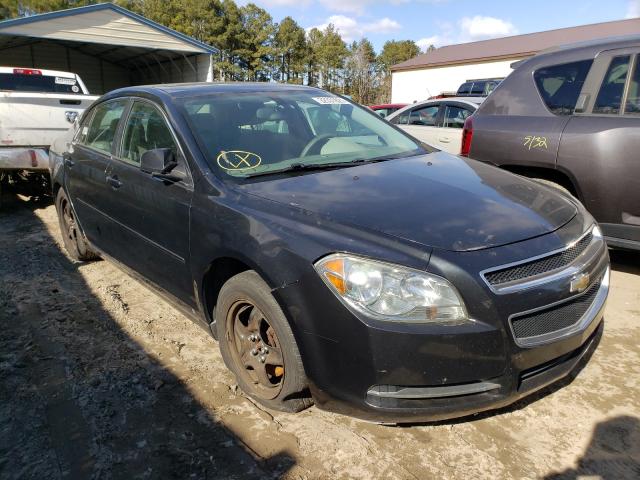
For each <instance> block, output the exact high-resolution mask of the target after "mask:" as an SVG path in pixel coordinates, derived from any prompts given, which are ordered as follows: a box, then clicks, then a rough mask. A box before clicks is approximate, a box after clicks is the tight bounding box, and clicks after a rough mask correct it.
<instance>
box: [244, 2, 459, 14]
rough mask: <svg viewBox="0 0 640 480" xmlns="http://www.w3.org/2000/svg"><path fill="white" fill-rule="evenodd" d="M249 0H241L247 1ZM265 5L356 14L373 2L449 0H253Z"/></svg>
mask: <svg viewBox="0 0 640 480" xmlns="http://www.w3.org/2000/svg"><path fill="white" fill-rule="evenodd" d="M247 1H248V0H239V2H240V3H246V2H247ZM253 1H254V2H256V3H258V4H260V5H263V6H265V7H308V6H309V5H311V4H320V5H322V6H323V7H324V8H326V9H327V10H329V11H330V12H340V13H350V14H354V15H358V16H361V15H365V14H366V13H367V8H368V7H369V6H371V5H373V4H378V5H380V4H389V5H401V4H407V3H412V2H414V1H416V2H420V3H432V4H437V3H445V2H448V1H449V0H253Z"/></svg>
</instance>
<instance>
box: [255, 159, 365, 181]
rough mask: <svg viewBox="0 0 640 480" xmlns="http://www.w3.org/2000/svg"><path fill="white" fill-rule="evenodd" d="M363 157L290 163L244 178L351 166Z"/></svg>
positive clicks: (362, 160)
mask: <svg viewBox="0 0 640 480" xmlns="http://www.w3.org/2000/svg"><path fill="white" fill-rule="evenodd" d="M366 162H367V160H365V159H357V160H351V161H349V162H333V163H292V164H291V165H288V166H286V167H284V168H278V169H275V170H265V171H263V172H255V173H250V174H248V175H245V178H254V177H262V176H264V175H276V174H279V173H286V172H303V171H311V170H331V169H334V168H345V167H352V166H353V165H354V164H359V163H366Z"/></svg>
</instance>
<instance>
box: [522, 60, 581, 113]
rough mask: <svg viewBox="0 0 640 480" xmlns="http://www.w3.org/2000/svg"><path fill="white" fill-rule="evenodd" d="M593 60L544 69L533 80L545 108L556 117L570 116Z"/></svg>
mask: <svg viewBox="0 0 640 480" xmlns="http://www.w3.org/2000/svg"><path fill="white" fill-rule="evenodd" d="M592 63H593V60H582V61H579V62H572V63H564V64H562V65H554V66H551V67H544V68H541V69H539V70H536V72H535V73H534V74H533V78H534V80H535V82H536V86H537V87H538V91H539V92H540V96H541V97H542V100H543V101H544V103H545V104H546V105H547V108H548V109H549V110H551V112H552V113H554V114H556V115H571V114H573V110H574V109H575V107H576V102H577V101H578V96H579V95H580V91H581V90H582V86H583V85H584V80H585V78H587V74H588V73H589V69H590V68H591V64H592Z"/></svg>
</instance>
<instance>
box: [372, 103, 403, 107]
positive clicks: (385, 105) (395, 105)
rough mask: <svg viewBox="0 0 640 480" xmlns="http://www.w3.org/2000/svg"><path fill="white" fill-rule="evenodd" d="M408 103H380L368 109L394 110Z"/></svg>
mask: <svg viewBox="0 0 640 480" xmlns="http://www.w3.org/2000/svg"><path fill="white" fill-rule="evenodd" d="M407 105H408V103H381V104H379V105H371V106H370V107H369V108H396V107H406V106H407Z"/></svg>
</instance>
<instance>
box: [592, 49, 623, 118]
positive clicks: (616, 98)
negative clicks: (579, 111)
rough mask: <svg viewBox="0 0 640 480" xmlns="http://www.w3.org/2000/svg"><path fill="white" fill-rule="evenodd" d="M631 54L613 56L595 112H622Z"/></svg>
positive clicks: (597, 99) (594, 108)
mask: <svg viewBox="0 0 640 480" xmlns="http://www.w3.org/2000/svg"><path fill="white" fill-rule="evenodd" d="M630 60H631V57H630V56H629V55H622V56H620V57H613V58H612V59H611V63H610V64H609V68H608V69H607V73H606V74H605V76H604V80H603V81H602V85H601V86H600V91H599V92H598V96H597V97H596V103H595V105H594V106H593V113H608V114H614V115H617V114H618V113H620V107H621V105H622V95H623V94H624V84H625V83H626V81H627V73H629V62H630Z"/></svg>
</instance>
